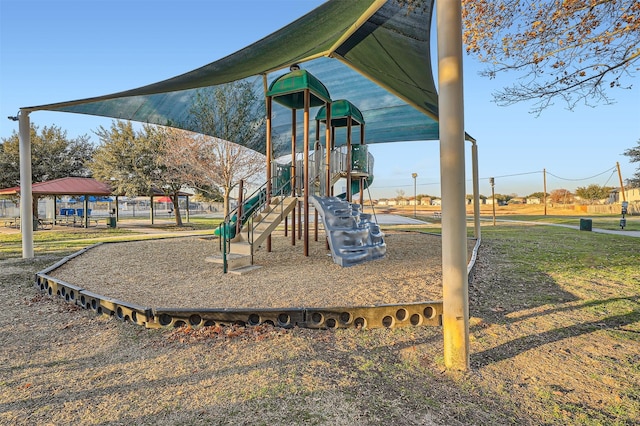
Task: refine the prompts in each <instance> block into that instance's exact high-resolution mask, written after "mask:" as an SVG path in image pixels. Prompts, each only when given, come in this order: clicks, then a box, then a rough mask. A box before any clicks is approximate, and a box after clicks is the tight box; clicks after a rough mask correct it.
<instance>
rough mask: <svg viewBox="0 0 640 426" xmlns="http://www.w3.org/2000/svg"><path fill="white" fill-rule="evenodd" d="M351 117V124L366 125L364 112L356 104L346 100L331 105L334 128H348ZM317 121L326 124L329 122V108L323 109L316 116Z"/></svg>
mask: <svg viewBox="0 0 640 426" xmlns="http://www.w3.org/2000/svg"><path fill="white" fill-rule="evenodd" d="M348 117H351V122H352V123H353V124H355V125H362V124H364V117H363V116H362V112H360V110H359V109H358V107H356V106H355V105H354V104H352V103H351V102H349V101H348V100H346V99H339V100H337V101H334V102H333V103H332V104H331V126H332V127H346V126H347V118H348ZM316 120H318V121H321V122H325V121H327V108H326V107H325V106H323V107H321V108H320V110H319V111H318V114H317V115H316Z"/></svg>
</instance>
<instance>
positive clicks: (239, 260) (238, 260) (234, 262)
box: [205, 253, 252, 271]
mask: <svg viewBox="0 0 640 426" xmlns="http://www.w3.org/2000/svg"><path fill="white" fill-rule="evenodd" d="M205 261H206V262H209V263H215V264H218V265H222V264H223V263H224V259H223V258H222V255H221V254H215V255H213V256H207V257H206V258H205ZM247 266H252V265H251V256H250V255H246V254H240V253H228V254H227V268H228V270H229V271H232V270H236V269H240V268H244V267H247Z"/></svg>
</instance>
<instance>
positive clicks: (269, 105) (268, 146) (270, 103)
mask: <svg viewBox="0 0 640 426" xmlns="http://www.w3.org/2000/svg"><path fill="white" fill-rule="evenodd" d="M263 79H264V87H265V92H266V90H267V89H266V88H267V77H266V76H263ZM266 103H267V141H266V151H267V152H266V159H267V204H271V191H272V190H271V161H272V159H271V151H272V148H271V144H272V142H271V113H272V108H273V98H272V97H271V96H267V100H266ZM286 226H287V223H286V219H285V229H286ZM270 252H271V234H269V236H268V237H267V253H270Z"/></svg>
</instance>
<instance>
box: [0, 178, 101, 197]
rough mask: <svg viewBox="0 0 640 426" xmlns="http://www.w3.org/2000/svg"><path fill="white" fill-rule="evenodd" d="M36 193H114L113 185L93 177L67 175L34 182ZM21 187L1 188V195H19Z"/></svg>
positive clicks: (33, 190) (33, 189) (33, 187)
mask: <svg viewBox="0 0 640 426" xmlns="http://www.w3.org/2000/svg"><path fill="white" fill-rule="evenodd" d="M32 192H33V194H34V195H112V193H113V190H112V189H111V186H109V185H108V184H106V183H104V182H100V181H97V180H95V179H92V178H82V177H66V178H62V179H54V180H50V181H47V182H39V183H34V184H33V186H32ZM19 194H20V187H19V186H15V187H13V188H7V189H0V195H19Z"/></svg>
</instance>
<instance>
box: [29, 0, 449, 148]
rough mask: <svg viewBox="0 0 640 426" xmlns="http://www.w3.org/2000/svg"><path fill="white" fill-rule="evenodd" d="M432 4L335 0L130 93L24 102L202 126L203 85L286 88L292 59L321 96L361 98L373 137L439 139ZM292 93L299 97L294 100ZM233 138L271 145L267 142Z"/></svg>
mask: <svg viewBox="0 0 640 426" xmlns="http://www.w3.org/2000/svg"><path fill="white" fill-rule="evenodd" d="M432 11H433V0H424V2H419V3H416V2H404V1H398V0H349V1H343V0H330V1H327V2H326V3H324V4H322V5H321V6H319V7H318V8H316V9H314V10H313V11H311V12H309V13H308V14H306V15H305V16H303V17H301V18H299V19H298V20H296V21H294V22H293V23H291V24H289V25H287V26H286V27H284V28H282V29H280V30H279V31H276V32H275V33H273V34H271V35H269V36H267V37H265V38H263V39H262V40H260V41H258V42H256V43H254V44H252V45H250V46H248V47H246V48H244V49H242V50H240V51H238V52H236V53H233V54H231V55H229V56H227V57H225V58H222V59H220V60H218V61H215V62H212V63H210V64H208V65H205V66H203V67H200V68H198V69H195V70H193V71H190V72H187V73H185V74H182V75H179V76H176V77H173V78H170V79H168V80H164V81H160V82H157V83H153V84H150V85H147V86H143V87H140V88H137V89H132V90H127V91H124V92H118V93H114V94H110V95H104V96H99V97H94V98H86V99H79V100H73V101H67V102H60V103H55V104H48V105H40V106H33V107H25V108H22V110H24V111H27V112H32V111H38V110H49V111H60V112H71V113H77V114H89V115H97V116H104V117H111V118H114V119H122V120H132V121H137V122H142V123H151V124H158V125H164V126H171V127H176V128H181V129H185V130H191V131H198V130H199V129H195V128H193V127H191V126H192V124H190V122H191V120H189V119H188V118H189V110H190V108H191V107H192V105H193V101H194V99H195V97H196V94H197V92H198V90H202V89H204V88H208V87H213V86H216V85H221V84H225V83H229V82H233V81H237V80H248V81H250V82H252V83H253V84H254V87H255V90H256V91H257V93H259V94H260V95H261V96H264V95H265V84H264V83H265V82H264V79H266V80H267V84H269V87H271V88H272V89H273V90H274V93H275V91H276V90H282V89H279V88H278V86H279V83H274V81H277V79H278V77H279V76H281V75H282V74H286V73H287V72H288V68H289V66H290V65H292V64H300V66H301V68H303V70H306V71H307V72H308V73H307V75H308V74H309V73H310V74H312V75H313V76H314V77H315V78H316V79H317V80H319V81H321V82H322V83H320V84H321V85H323V86H324V91H326V95H325V94H324V93H325V92H324V91H322V90H321V88H320V87H316V85H315V84H314V83H312V84H311V86H312V87H313V88H314V93H315V96H314V97H316V98H317V99H318V100H319V99H323V98H324V96H326V97H328V96H329V92H331V94H332V96H334V97H335V98H336V99H349V100H350V102H352V103H353V104H355V105H358V107H359V109H360V111H361V114H362V116H363V120H365V119H366V121H367V134H366V141H365V143H367V144H371V143H383V142H398V141H419V140H435V139H438V123H437V116H438V110H437V105H438V97H437V93H436V88H435V85H434V81H433V76H432V67H431V51H430V40H429V38H430V37H429V34H430V28H431V17H432ZM323 83H324V84H323ZM278 93H280V92H278ZM281 97H282V98H283V99H282V100H284V99H286V96H281ZM274 99H275V98H274ZM288 102H289V104H290V105H291V106H295V105H298V103H297V101H295V100H293V99H292V100H289V101H288ZM316 112H317V111H312V113H314V114H315V113H316ZM272 122H273V123H272V126H273V127H272V128H273V151H274V152H273V154H274V155H275V156H280V155H283V154H285V153H287V152H289V151H290V139H289V136H290V129H291V122H290V114H283V113H281V111H274V115H273V118H272ZM300 128H302V124H301V123H300ZM210 136H216V135H210ZM231 142H235V143H238V144H240V145H243V146H247V147H249V148H251V149H254V150H256V151H258V152H261V153H265V144H264V142H262V143H260V142H258V143H255V142H252V144H253V145H247V142H245V141H231Z"/></svg>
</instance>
